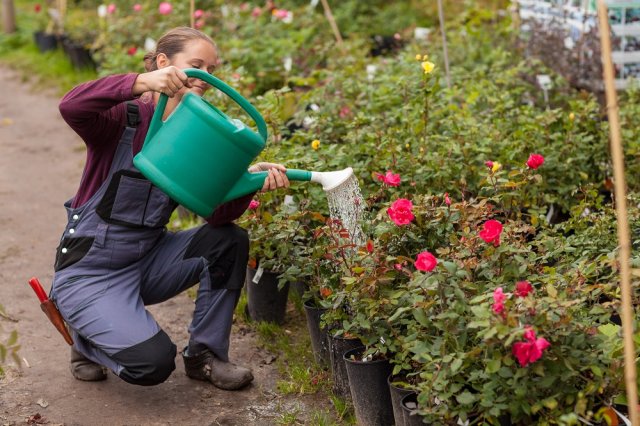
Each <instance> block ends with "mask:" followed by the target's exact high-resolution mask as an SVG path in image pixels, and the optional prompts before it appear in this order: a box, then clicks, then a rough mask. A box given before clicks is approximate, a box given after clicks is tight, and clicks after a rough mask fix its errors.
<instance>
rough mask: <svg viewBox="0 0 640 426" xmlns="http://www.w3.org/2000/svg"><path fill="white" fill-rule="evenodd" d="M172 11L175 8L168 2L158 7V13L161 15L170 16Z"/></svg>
mask: <svg viewBox="0 0 640 426" xmlns="http://www.w3.org/2000/svg"><path fill="white" fill-rule="evenodd" d="M172 10H173V6H171V3H169V2H168V1H163V2H162V3H160V5H159V6H158V12H159V13H160V15H168V14H170V13H171V11H172Z"/></svg>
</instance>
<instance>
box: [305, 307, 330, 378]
mask: <svg viewBox="0 0 640 426" xmlns="http://www.w3.org/2000/svg"><path fill="white" fill-rule="evenodd" d="M325 311H326V309H325V308H321V307H318V306H316V304H315V302H314V301H313V300H307V301H306V302H304V313H305V314H306V316H307V327H308V328H309V335H310V336H311V349H312V350H313V357H314V358H315V360H316V362H317V363H318V365H319V366H320V367H322V368H324V369H327V368H329V363H330V357H329V339H328V333H327V327H326V326H324V327H321V326H320V324H321V321H322V314H323V313H324V312H325Z"/></svg>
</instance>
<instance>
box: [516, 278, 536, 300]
mask: <svg viewBox="0 0 640 426" xmlns="http://www.w3.org/2000/svg"><path fill="white" fill-rule="evenodd" d="M532 291H533V286H532V285H531V283H530V282H529V281H518V282H517V283H516V291H515V293H516V296H518V297H527V295H528V294H529V293H531V292H532Z"/></svg>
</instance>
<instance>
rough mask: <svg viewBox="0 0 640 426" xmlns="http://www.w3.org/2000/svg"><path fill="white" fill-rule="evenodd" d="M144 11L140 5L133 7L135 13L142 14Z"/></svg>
mask: <svg viewBox="0 0 640 426" xmlns="http://www.w3.org/2000/svg"><path fill="white" fill-rule="evenodd" d="M141 10H142V5H141V4H139V3H136V4H134V5H133V11H134V12H140V11H141Z"/></svg>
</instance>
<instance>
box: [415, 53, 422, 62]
mask: <svg viewBox="0 0 640 426" xmlns="http://www.w3.org/2000/svg"><path fill="white" fill-rule="evenodd" d="M421 60H422V55H420V54H419V53H418V54H417V55H416V61H421Z"/></svg>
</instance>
